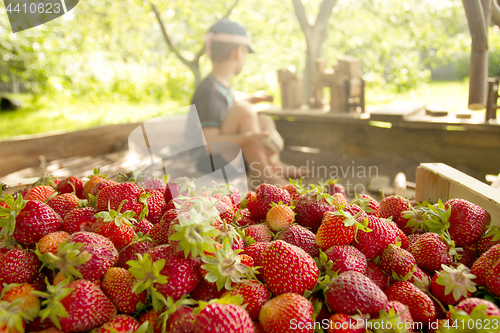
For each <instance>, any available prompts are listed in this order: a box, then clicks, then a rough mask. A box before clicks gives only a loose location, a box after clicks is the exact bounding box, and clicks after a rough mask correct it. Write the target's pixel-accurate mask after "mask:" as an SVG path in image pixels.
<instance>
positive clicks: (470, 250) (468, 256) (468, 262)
mask: <svg viewBox="0 0 500 333" xmlns="http://www.w3.org/2000/svg"><path fill="white" fill-rule="evenodd" d="M459 254H460V259H458V260H457V263H459V264H463V265H465V266H467V267H469V268H472V265H474V262H475V261H476V260H477V252H476V244H472V245H467V246H464V247H463V251H461V252H459Z"/></svg>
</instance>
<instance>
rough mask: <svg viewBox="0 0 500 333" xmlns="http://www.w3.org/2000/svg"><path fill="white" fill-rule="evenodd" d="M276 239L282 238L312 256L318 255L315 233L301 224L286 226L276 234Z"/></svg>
mask: <svg viewBox="0 0 500 333" xmlns="http://www.w3.org/2000/svg"><path fill="white" fill-rule="evenodd" d="M276 240H282V241H285V242H287V243H289V244H292V245H295V246H297V247H300V248H301V249H302V250H304V251H306V252H307V253H308V254H309V255H310V256H311V257H313V258H316V257H317V256H319V248H318V246H317V245H316V235H315V234H313V233H312V231H311V230H309V229H306V228H304V227H303V226H300V225H297V224H292V225H290V226H288V227H286V228H285V229H283V230H282V231H281V232H280V233H279V234H278V235H277V236H276Z"/></svg>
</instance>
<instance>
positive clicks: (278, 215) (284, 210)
mask: <svg viewBox="0 0 500 333" xmlns="http://www.w3.org/2000/svg"><path fill="white" fill-rule="evenodd" d="M294 219H295V213H294V212H293V209H292V207H290V206H286V205H282V204H279V205H274V206H272V207H271V209H269V210H268V211H267V214H266V221H267V225H268V226H269V228H271V230H272V231H279V230H282V229H283V228H286V227H288V226H289V225H291V224H292V223H293V221H294Z"/></svg>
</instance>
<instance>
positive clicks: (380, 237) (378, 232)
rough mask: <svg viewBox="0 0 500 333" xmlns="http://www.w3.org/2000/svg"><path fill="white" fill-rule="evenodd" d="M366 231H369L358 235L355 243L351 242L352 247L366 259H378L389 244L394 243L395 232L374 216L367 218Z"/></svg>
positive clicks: (387, 224)
mask: <svg viewBox="0 0 500 333" xmlns="http://www.w3.org/2000/svg"><path fill="white" fill-rule="evenodd" d="M368 229H370V230H371V231H370V232H360V233H358V235H357V237H356V239H357V241H356V240H355V241H354V242H353V245H354V246H355V247H356V248H357V249H358V250H360V251H361V252H362V253H363V254H364V255H365V256H366V258H367V259H373V258H375V257H378V256H379V255H380V254H382V251H384V249H386V248H387V246H388V245H389V244H395V243H396V237H397V232H396V230H395V229H394V227H392V226H391V225H390V224H389V223H387V222H385V221H384V220H382V219H380V218H378V217H375V216H368Z"/></svg>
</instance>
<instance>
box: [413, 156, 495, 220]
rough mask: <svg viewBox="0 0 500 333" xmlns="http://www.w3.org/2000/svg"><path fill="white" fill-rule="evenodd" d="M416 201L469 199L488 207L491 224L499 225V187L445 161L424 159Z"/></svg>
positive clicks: (418, 179) (419, 170)
mask: <svg viewBox="0 0 500 333" xmlns="http://www.w3.org/2000/svg"><path fill="white" fill-rule="evenodd" d="M415 191H416V193H415V200H416V201H432V202H437V200H438V199H441V200H443V202H444V201H446V200H448V199H453V198H461V199H465V200H468V201H470V202H472V203H475V204H476V205H478V206H480V207H483V208H484V209H486V211H487V212H488V213H490V215H491V224H492V225H498V226H500V191H498V190H497V189H494V188H492V187H491V186H489V185H487V184H485V183H483V182H480V181H479V180H477V179H475V178H473V177H471V176H469V175H467V174H465V173H463V172H461V171H459V170H457V169H455V168H452V167H450V166H448V165H446V164H443V163H422V164H421V165H420V166H419V167H418V169H417V181H416V189H415Z"/></svg>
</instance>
